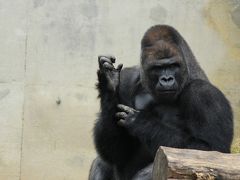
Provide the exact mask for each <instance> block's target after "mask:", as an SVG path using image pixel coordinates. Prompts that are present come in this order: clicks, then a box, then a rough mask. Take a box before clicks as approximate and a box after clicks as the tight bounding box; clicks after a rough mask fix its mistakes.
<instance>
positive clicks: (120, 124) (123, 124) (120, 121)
mask: <svg viewBox="0 0 240 180" xmlns="http://www.w3.org/2000/svg"><path fill="white" fill-rule="evenodd" d="M117 124H118V125H119V126H122V127H124V126H126V122H125V120H123V119H120V120H119V121H118V122H117Z"/></svg>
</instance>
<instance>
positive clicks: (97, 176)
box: [88, 157, 113, 180]
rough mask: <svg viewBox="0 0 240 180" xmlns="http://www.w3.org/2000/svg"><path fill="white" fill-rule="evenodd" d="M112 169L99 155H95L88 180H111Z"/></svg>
mask: <svg viewBox="0 0 240 180" xmlns="http://www.w3.org/2000/svg"><path fill="white" fill-rule="evenodd" d="M112 179H113V170H112V168H111V167H110V166H109V165H108V164H107V163H105V162H104V161H103V160H102V159H101V158H100V157H97V158H96V159H95V160H94V161H93V163H92V166H91V169H90V173H89V177H88V180H112Z"/></svg>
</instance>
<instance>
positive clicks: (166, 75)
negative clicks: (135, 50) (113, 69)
mask: <svg viewBox="0 0 240 180" xmlns="http://www.w3.org/2000/svg"><path fill="white" fill-rule="evenodd" d="M141 50H142V52H141V82H142V85H143V86H144V87H145V88H146V89H147V90H148V91H149V92H150V93H151V94H152V95H153V96H154V97H155V98H157V99H167V100H175V99H176V98H177V97H178V95H179V94H180V93H181V90H182V89H183V88H184V86H185V85H186V84H187V82H188V81H189V80H191V79H197V78H198V79H207V78H206V76H205V74H204V72H203V71H202V70H201V68H200V67H199V65H198V64H197V62H196V60H195V58H194V56H193V54H192V52H191V50H190V48H189V47H188V45H187V43H186V42H185V40H184V39H183V38H182V37H181V35H180V34H179V33H178V32H177V31H176V30H175V29H174V28H172V27H170V26H166V25H157V26H153V27H151V28H150V29H149V30H147V32H146V33H145V35H144V37H143V39H142V42H141ZM195 71H196V72H195Z"/></svg>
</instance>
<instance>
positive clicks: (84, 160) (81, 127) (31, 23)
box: [0, 0, 240, 180]
mask: <svg viewBox="0 0 240 180" xmlns="http://www.w3.org/2000/svg"><path fill="white" fill-rule="evenodd" d="M0 17H1V18H0V42H1V43H0V179H1V180H15V179H22V180H33V179H34V180H55V179H56V180H64V179H66V180H77V179H78V180H79V179H87V175H88V169H89V166H90V162H91V161H92V159H93V158H94V157H95V150H94V147H93V143H92V131H91V129H92V127H93V123H94V120H95V118H96V113H97V111H98V110H99V104H98V100H97V98H96V96H97V92H96V90H95V89H94V84H95V82H96V69H97V55H98V54H102V53H110V54H114V55H115V56H116V57H117V61H118V62H122V63H123V64H124V65H125V66H130V65H134V64H137V63H138V61H139V53H140V51H139V50H140V39H141V37H142V35H143V33H144V32H145V31H146V29H148V28H149V27H150V26H152V25H155V24H169V25H172V26H174V27H175V28H176V29H178V30H179V32H180V33H181V34H182V35H183V36H184V37H185V39H186V40H187V41H188V43H189V45H190V46H191V47H192V49H193V51H194V53H195V55H196V57H197V59H198V60H199V62H200V64H201V65H202V67H203V68H204V69H205V71H206V73H207V74H208V76H209V78H210V80H211V81H212V82H213V83H214V84H216V86H217V87H219V88H220V89H221V90H222V91H223V92H224V93H225V94H226V96H227V97H228V98H229V100H230V101H231V104H232V107H233V109H234V115H235V127H236V128H235V141H234V150H235V151H236V147H239V146H240V133H239V130H240V123H239V121H240V86H239V85H240V1H239V0H231V1H224V0H222V1H220V0H215V1H212V0H209V1H207V0H195V1H192V0H182V1H179V0H171V1H169V0H152V1H149V0H141V1H139V0H131V1H129V0H121V1H120V0H119V1H117V0H115V1H114V0H101V1H100V0H88V1H87V0H85V1H84V0H65V1H64V0H7V1H6V0H0Z"/></svg>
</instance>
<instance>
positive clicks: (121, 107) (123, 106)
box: [117, 104, 134, 113]
mask: <svg viewBox="0 0 240 180" xmlns="http://www.w3.org/2000/svg"><path fill="white" fill-rule="evenodd" d="M117 107H118V108H119V109H120V110H122V111H124V112H126V113H132V112H133V111H134V109H133V108H131V107H128V106H125V105H123V104H118V105H117Z"/></svg>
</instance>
